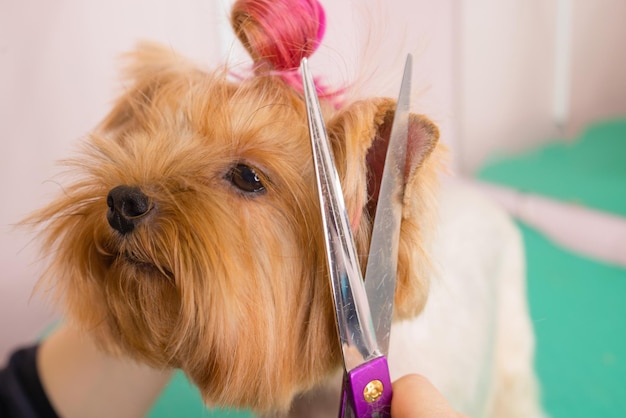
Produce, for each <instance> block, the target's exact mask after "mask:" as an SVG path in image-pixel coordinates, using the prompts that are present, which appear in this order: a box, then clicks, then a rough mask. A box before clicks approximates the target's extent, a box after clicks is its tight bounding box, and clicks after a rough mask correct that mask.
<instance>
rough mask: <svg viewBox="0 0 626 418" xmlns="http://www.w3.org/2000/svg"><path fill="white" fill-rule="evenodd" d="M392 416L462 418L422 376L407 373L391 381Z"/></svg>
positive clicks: (394, 417) (399, 417) (403, 417)
mask: <svg viewBox="0 0 626 418" xmlns="http://www.w3.org/2000/svg"><path fill="white" fill-rule="evenodd" d="M391 416H392V417H393V418H463V417H465V415H462V414H459V413H458V412H456V411H454V410H453V409H452V407H451V406H450V404H448V401H447V400H446V398H444V397H443V395H442V394H441V392H439V391H438V390H437V388H435V386H433V384H432V383H430V381H429V380H428V379H426V378H425V377H424V376H420V375H417V374H409V375H406V376H404V377H401V378H400V379H398V380H396V381H395V382H394V383H393V398H392V401H391Z"/></svg>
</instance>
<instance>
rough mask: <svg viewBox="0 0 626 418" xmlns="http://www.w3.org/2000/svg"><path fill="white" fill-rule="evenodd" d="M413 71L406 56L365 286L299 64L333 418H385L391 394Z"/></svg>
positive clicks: (304, 66) (304, 67) (310, 88)
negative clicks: (318, 231) (330, 318)
mask: <svg viewBox="0 0 626 418" xmlns="http://www.w3.org/2000/svg"><path fill="white" fill-rule="evenodd" d="M411 68H412V56H411V55H408V56H407V60H406V64H405V67H404V75H403V78H402V84H401V88H400V95H399V98H398V101H397V105H396V111H395V115H394V120H393V125H392V129H391V137H390V140H389V145H388V148H387V155H386V159H385V165H384V169H383V177H382V180H381V187H380V192H379V196H378V205H377V207H376V215H375V218H374V226H373V232H372V239H371V243H370V251H369V256H368V261H367V269H366V274H365V281H364V280H363V277H362V275H361V269H360V268H359V261H358V258H357V255H356V249H355V245H354V239H353V237H352V231H351V229H350V222H349V218H348V214H347V211H346V207H345V202H344V199H343V193H342V190H341V184H340V182H339V176H338V174H337V170H336V168H335V165H334V162H333V161H334V159H333V155H332V150H331V149H330V146H329V143H328V135H327V133H326V127H325V124H324V120H323V117H322V112H321V108H320V104H319V99H318V97H317V93H316V89H315V84H314V82H313V78H312V76H311V73H310V71H309V68H308V62H307V59H306V58H304V59H303V60H302V62H301V65H300V69H301V72H302V81H303V86H304V95H305V102H306V108H307V117H308V123H309V134H310V137H311V145H312V148H313V161H314V165H315V171H316V178H317V188H318V195H319V199H320V209H321V213H322V222H323V228H324V231H325V247H326V256H327V260H328V266H329V273H330V281H331V288H332V294H333V300H334V305H335V315H336V320H337V330H338V334H339V342H340V345H341V349H342V355H343V363H344V378H343V387H342V395H341V404H340V411H339V417H356V418H365V417H367V418H383V417H390V416H391V398H392V389H391V378H390V375H389V367H388V365H387V358H386V356H387V354H388V352H389V335H390V329H391V317H392V312H393V300H394V293H395V284H396V273H397V262H398V245H399V237H400V223H401V217H402V199H403V196H404V187H405V182H404V168H405V165H406V150H407V137H408V125H409V103H410V90H411Z"/></svg>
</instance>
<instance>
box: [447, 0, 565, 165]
mask: <svg viewBox="0 0 626 418" xmlns="http://www.w3.org/2000/svg"><path fill="white" fill-rule="evenodd" d="M554 3H555V2H554V1H527V0H508V1H498V0H471V1H470V0H467V1H462V2H461V4H462V12H461V16H462V17H461V29H460V31H459V33H460V35H461V39H460V46H461V48H460V49H461V51H460V56H461V60H460V66H461V82H460V91H459V94H460V109H461V114H460V118H459V123H460V126H459V130H460V132H461V133H460V135H461V138H460V144H461V150H460V151H459V152H460V153H461V154H462V161H463V170H464V171H466V172H472V171H474V170H475V169H476V168H477V167H478V166H479V165H480V164H481V163H482V162H484V161H485V159H486V158H488V157H489V156H490V155H492V154H493V153H503V152H515V151H518V150H520V149H524V148H527V147H529V146H530V145H532V144H536V143H539V142H541V141H543V140H545V139H546V138H547V137H549V136H551V135H553V134H554V133H555V127H554V126H553V120H552V91H553V90H552V84H553V71H554V62H553V54H554V21H555V7H554Z"/></svg>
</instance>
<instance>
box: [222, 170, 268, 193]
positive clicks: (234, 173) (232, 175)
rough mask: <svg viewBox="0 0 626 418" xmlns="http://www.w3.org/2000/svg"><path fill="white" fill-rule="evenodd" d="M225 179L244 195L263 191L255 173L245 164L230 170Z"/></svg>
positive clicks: (263, 187)
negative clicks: (244, 193)
mask: <svg viewBox="0 0 626 418" xmlns="http://www.w3.org/2000/svg"><path fill="white" fill-rule="evenodd" d="M226 178H227V179H228V180H229V181H230V182H231V183H232V184H234V185H235V186H236V187H237V188H238V189H240V190H242V191H244V192H246V193H259V192H264V191H265V186H264V185H263V182H261V179H260V178H259V175H258V174H257V172H256V171H255V170H254V169H253V168H252V167H249V166H247V165H245V164H237V165H236V166H234V167H233V168H231V169H230V171H229V172H228V174H227V175H226Z"/></svg>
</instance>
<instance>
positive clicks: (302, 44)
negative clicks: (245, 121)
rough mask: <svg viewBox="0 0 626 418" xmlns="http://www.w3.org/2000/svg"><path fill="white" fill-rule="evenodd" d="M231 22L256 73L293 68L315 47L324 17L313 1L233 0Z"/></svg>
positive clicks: (320, 38) (323, 23)
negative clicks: (250, 58)
mask: <svg viewBox="0 0 626 418" xmlns="http://www.w3.org/2000/svg"><path fill="white" fill-rule="evenodd" d="M231 24H232V26H233V29H234V30H235V34H236V35H237V37H238V38H239V40H240V41H241V43H242V44H243V46H244V47H245V48H246V50H247V51H248V53H249V54H250V56H252V59H253V60H254V62H255V70H256V71H257V73H258V72H265V71H268V70H269V71H272V70H274V71H294V70H297V69H298V67H299V66H300V61H301V60H302V58H305V57H309V56H311V54H312V53H313V52H314V51H315V50H316V49H317V47H318V46H319V44H320V42H321V40H322V37H323V36H324V31H325V29H326V17H325V14H324V9H323V8H322V6H321V5H320V4H319V2H318V1H317V0H237V1H236V2H235V4H234V5H233V9H232V14H231Z"/></svg>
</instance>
